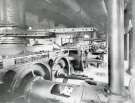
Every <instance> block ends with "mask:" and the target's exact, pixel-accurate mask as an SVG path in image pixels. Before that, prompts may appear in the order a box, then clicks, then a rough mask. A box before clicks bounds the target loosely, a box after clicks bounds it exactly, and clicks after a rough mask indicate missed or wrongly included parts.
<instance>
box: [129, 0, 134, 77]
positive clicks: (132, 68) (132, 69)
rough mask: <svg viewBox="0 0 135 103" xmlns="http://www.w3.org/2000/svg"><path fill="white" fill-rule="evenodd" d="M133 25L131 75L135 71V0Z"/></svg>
mask: <svg viewBox="0 0 135 103" xmlns="http://www.w3.org/2000/svg"><path fill="white" fill-rule="evenodd" d="M132 17H133V20H132V24H133V31H132V32H131V34H130V35H131V40H130V46H131V48H130V59H129V60H130V61H129V67H130V70H131V73H132V72H133V71H134V69H135V0H132ZM134 75H135V73H134Z"/></svg>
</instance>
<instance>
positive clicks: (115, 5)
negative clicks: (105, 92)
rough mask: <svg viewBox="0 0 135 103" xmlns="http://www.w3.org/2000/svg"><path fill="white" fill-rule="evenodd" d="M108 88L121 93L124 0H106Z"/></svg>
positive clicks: (122, 78)
mask: <svg viewBox="0 0 135 103" xmlns="http://www.w3.org/2000/svg"><path fill="white" fill-rule="evenodd" d="M108 43H109V47H108V48H109V61H108V64H109V65H108V67H109V71H110V77H109V82H110V88H111V92H112V93H113V94H117V95H122V90H123V84H124V82H123V81H124V0H108Z"/></svg>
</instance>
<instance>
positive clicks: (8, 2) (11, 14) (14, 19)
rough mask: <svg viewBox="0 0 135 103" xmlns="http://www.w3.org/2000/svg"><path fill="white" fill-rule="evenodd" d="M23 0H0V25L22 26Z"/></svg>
mask: <svg viewBox="0 0 135 103" xmlns="http://www.w3.org/2000/svg"><path fill="white" fill-rule="evenodd" d="M24 1H25V0H0V25H2V26H3V25H4V26H5V25H12V26H24V23H25V22H24V19H25V18H24V16H25V12H24V11H25V10H24V9H25V7H24V3H25V2H24Z"/></svg>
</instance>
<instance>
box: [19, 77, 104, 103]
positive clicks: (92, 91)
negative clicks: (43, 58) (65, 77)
mask: <svg viewBox="0 0 135 103" xmlns="http://www.w3.org/2000/svg"><path fill="white" fill-rule="evenodd" d="M102 92H103V91H102ZM100 93H101V91H100V90H99V87H97V86H93V85H91V86H79V85H69V84H62V83H57V82H52V81H47V80H43V79H40V78H36V79H34V80H33V81H32V82H30V83H29V84H28V85H27V87H26V90H25V96H26V98H25V100H27V101H28V102H29V103H82V102H86V101H90V102H93V103H99V102H100V100H99V98H100V97H99V95H98V94H100ZM18 103H20V102H18ZM23 103H24V102H23Z"/></svg>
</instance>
